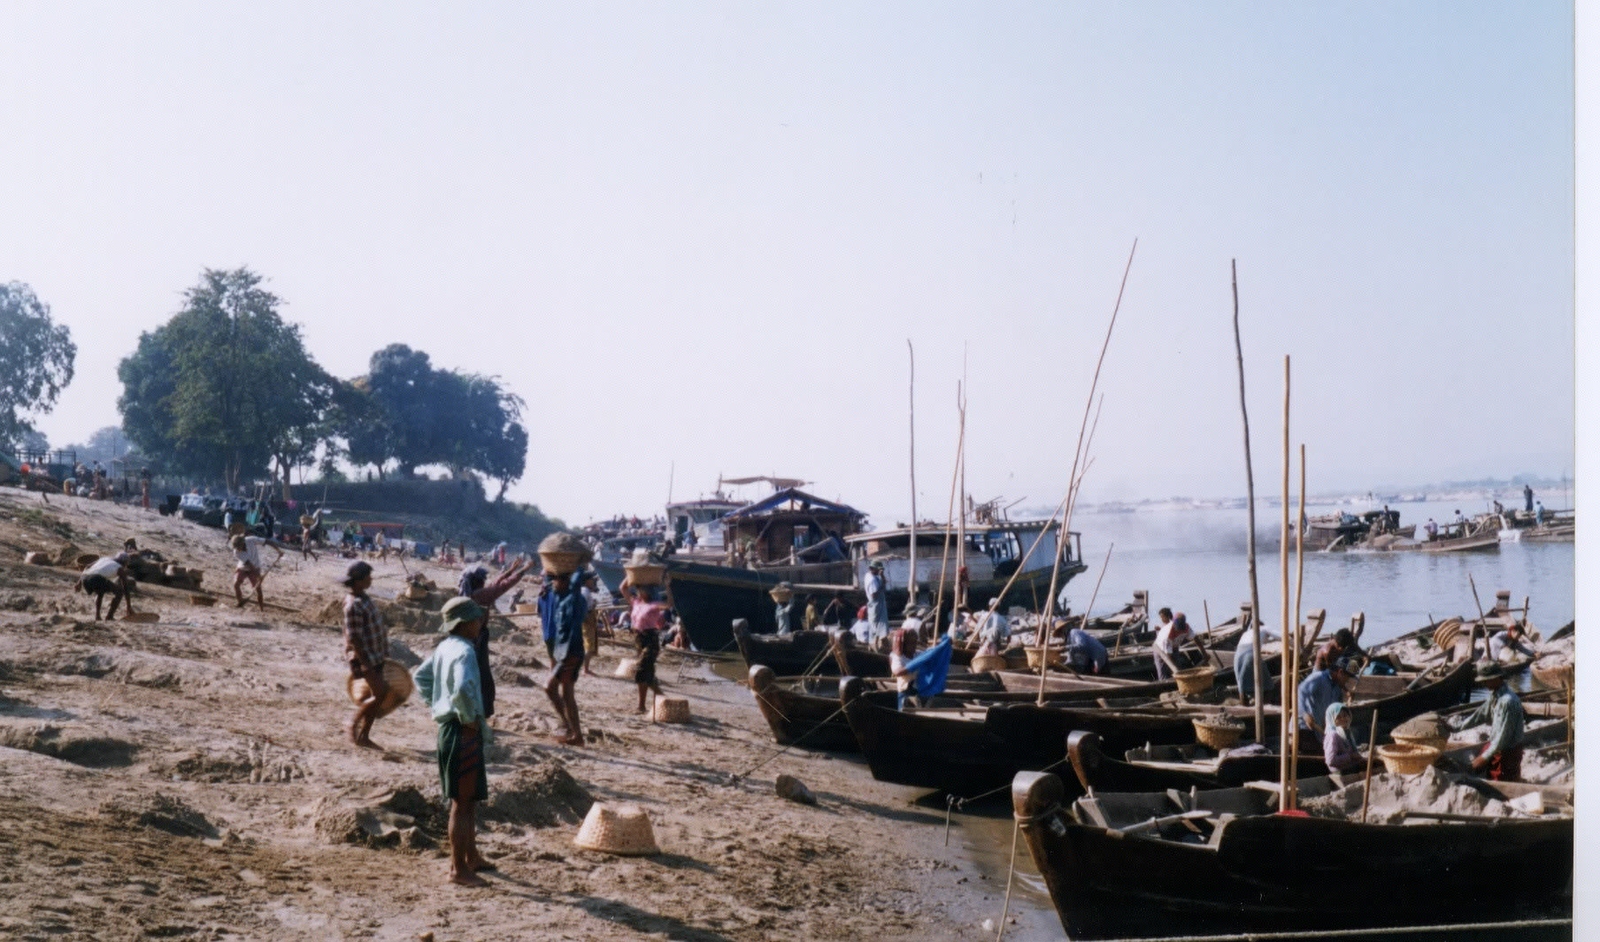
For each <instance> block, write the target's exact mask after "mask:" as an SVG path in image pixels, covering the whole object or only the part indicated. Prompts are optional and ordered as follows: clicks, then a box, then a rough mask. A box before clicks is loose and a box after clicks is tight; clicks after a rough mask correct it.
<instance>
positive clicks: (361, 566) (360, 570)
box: [235, 537, 372, 587]
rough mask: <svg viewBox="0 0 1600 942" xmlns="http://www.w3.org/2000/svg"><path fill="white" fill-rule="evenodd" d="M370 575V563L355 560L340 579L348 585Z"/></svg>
mask: <svg viewBox="0 0 1600 942" xmlns="http://www.w3.org/2000/svg"><path fill="white" fill-rule="evenodd" d="M235 539H240V540H242V539H244V537H235ZM370 575H372V564H371V563H368V562H366V561H365V560H356V561H355V562H353V563H351V564H350V568H349V569H346V570H345V571H344V578H343V579H341V580H340V581H341V582H343V583H344V584H345V586H347V587H348V586H353V585H355V584H356V583H357V582H359V581H361V580H362V579H365V578H366V577H368V576H370Z"/></svg>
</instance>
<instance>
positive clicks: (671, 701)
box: [655, 697, 689, 723]
mask: <svg viewBox="0 0 1600 942" xmlns="http://www.w3.org/2000/svg"><path fill="white" fill-rule="evenodd" d="M655 718H656V722H657V723H687V722H689V701H688V700H685V699H684V698H682V697H656V712H655Z"/></svg>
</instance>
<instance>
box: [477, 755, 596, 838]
mask: <svg viewBox="0 0 1600 942" xmlns="http://www.w3.org/2000/svg"><path fill="white" fill-rule="evenodd" d="M592 804H594V796H592V795H590V794H589V790H588V789H586V788H584V787H583V786H582V785H579V784H578V782H577V780H576V779H574V778H573V777H572V775H571V774H569V773H568V772H567V767H566V766H565V765H563V764H562V763H561V761H560V760H558V759H549V760H546V761H543V762H539V763H537V764H535V765H532V766H527V767H522V768H519V769H517V770H516V771H515V772H512V773H511V774H510V775H508V776H504V777H502V778H497V779H495V780H493V781H491V782H490V783H489V801H488V802H487V803H486V804H485V805H484V806H483V811H482V817H483V820H485V821H502V822H506V823H508V824H520V825H525V826H527V827H535V828H548V827H555V826H556V825H558V824H577V823H578V822H580V821H582V820H583V816H584V815H586V814H588V813H589V806H590V805H592Z"/></svg>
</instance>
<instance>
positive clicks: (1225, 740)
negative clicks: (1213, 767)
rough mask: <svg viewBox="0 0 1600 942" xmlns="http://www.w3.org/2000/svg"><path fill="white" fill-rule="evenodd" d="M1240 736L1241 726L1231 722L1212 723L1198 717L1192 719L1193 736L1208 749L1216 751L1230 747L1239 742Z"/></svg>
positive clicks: (1242, 732) (1242, 733) (1242, 729)
mask: <svg viewBox="0 0 1600 942" xmlns="http://www.w3.org/2000/svg"><path fill="white" fill-rule="evenodd" d="M1242 736H1244V727H1243V726H1238V725H1235V724H1233V723H1213V722H1211V721H1210V720H1206V719H1202V718H1200V717H1195V719H1194V738H1195V739H1196V740H1198V741H1199V743H1200V745H1202V746H1205V747H1206V748H1208V749H1215V750H1216V751H1218V752H1221V751H1222V750H1224V749H1232V748H1233V747H1234V746H1237V745H1238V744H1239V739H1240V738H1241V737H1242Z"/></svg>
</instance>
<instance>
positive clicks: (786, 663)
mask: <svg viewBox="0 0 1600 942" xmlns="http://www.w3.org/2000/svg"><path fill="white" fill-rule="evenodd" d="M749 625H750V623H749V622H748V621H746V620H745V619H743V618H735V619H734V620H733V624H732V634H733V640H734V643H735V644H737V645H738V647H739V654H740V656H742V657H743V658H744V662H745V664H747V665H749V666H751V667H754V666H756V665H757V664H764V665H766V666H767V667H770V668H772V671H773V673H774V674H776V675H778V676H780V677H793V676H798V675H802V674H838V673H839V668H838V666H837V664H836V663H835V661H834V658H833V654H832V652H831V651H830V650H829V646H830V645H832V644H833V638H832V637H831V636H830V635H829V634H828V633H827V632H826V631H796V632H793V633H791V634H790V635H789V636H788V637H779V636H778V635H755V634H751V633H750V626H749ZM885 663H886V664H887V662H885ZM888 673H889V669H888V667H887V666H885V667H884V671H883V676H888Z"/></svg>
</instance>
